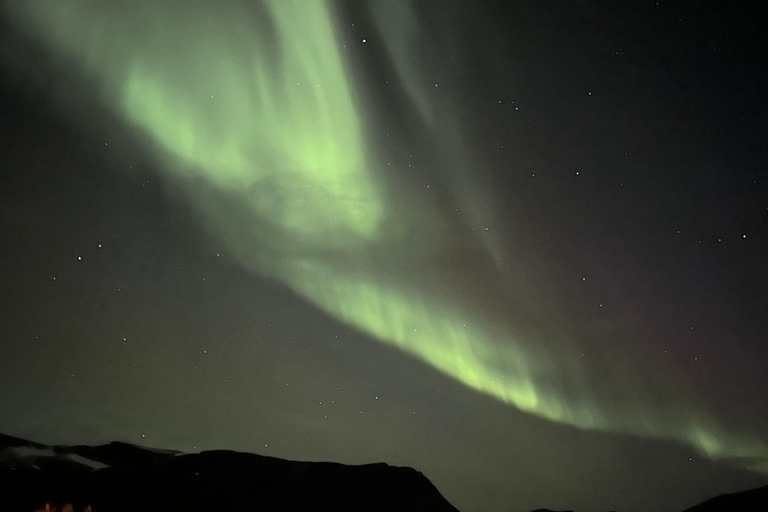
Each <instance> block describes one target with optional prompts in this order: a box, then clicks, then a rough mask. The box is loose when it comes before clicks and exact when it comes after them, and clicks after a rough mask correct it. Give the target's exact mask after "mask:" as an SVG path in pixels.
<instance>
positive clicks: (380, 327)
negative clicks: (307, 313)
mask: <svg viewBox="0 0 768 512" xmlns="http://www.w3.org/2000/svg"><path fill="white" fill-rule="evenodd" d="M8 6H9V9H10V10H11V12H12V14H13V15H14V17H15V18H16V19H17V20H18V21H19V22H20V23H21V24H22V25H23V26H25V28H27V29H28V31H29V32H30V33H31V34H33V35H34V36H36V37H37V38H39V39H40V40H42V41H45V42H46V43H48V44H49V45H51V46H52V47H54V48H56V49H57V50H58V51H60V52H61V53H62V56H63V57H64V58H66V59H68V60H70V61H71V62H74V63H80V65H81V66H82V68H83V70H84V72H85V73H87V74H88V75H89V76H90V77H92V78H93V80H94V82H95V83H97V84H99V85H100V86H101V87H102V88H103V98H101V100H102V101H104V102H105V103H106V104H108V105H109V106H110V107H111V108H112V109H113V110H114V112H115V113H116V114H118V115H119V116H121V117H122V118H124V119H125V120H126V121H127V122H129V123H131V124H133V125H134V126H136V127H138V128H140V129H141V131H142V132H143V133H144V134H146V135H147V136H148V137H149V138H150V139H151V140H152V141H153V142H154V144H155V146H156V147H155V148H154V149H155V150H156V151H155V153H156V154H157V157H158V160H159V161H161V162H162V163H163V164H164V165H165V166H166V167H167V173H168V177H169V178H170V179H172V180H174V181H175V182H177V183H178V184H179V185H180V186H181V187H182V188H183V189H185V190H186V191H187V194H188V196H189V199H190V201H191V203H192V204H193V205H194V206H195V207H196V208H197V209H198V211H199V212H201V215H202V217H203V219H204V220H205V222H206V223H207V224H208V227H209V228H210V229H211V230H212V232H214V233H216V234H217V235H218V236H220V237H221V239H222V240H224V241H225V243H226V244H227V246H228V248H229V249H230V250H231V251H232V252H233V254H235V255H236V256H237V257H238V258H239V260H240V261H241V262H242V264H243V265H244V266H245V267H246V268H249V269H251V270H253V271H255V272H260V273H263V274H269V275H270V276H272V277H275V278H277V279H280V280H282V281H283V282H284V283H285V284H286V285H287V286H289V287H290V288H292V289H293V290H294V291H295V292H296V293H298V294H299V295H301V296H303V297H305V298H306V299H308V300H310V301H312V302H313V303H314V304H316V305H317V306H318V307H319V308H321V309H322V310H324V311H326V312H327V313H328V314H330V315H332V316H333V317H335V318H337V319H339V320H341V321H343V322H345V323H347V324H349V325H353V326H355V327H357V328H359V329H360V330H362V331H365V332H366V333H368V334H370V335H372V336H373V337H375V338H377V339H379V340H381V341H383V342H386V343H389V344H391V345H393V346H396V347H398V348H399V349H401V350H403V351H404V352H407V353H409V354H411V355H413V356H415V357H418V358H419V359H421V360H423V361H425V362H426V363H428V364H430V365H432V366H433V367H435V368H437V369H439V370H440V371H442V372H444V373H445V374H447V375H449V376H451V377H453V378H454V379H456V380H458V381H460V382H462V383H463V384H465V385H467V386H469V387H471V388H473V389H475V390H478V391H481V392H483V393H487V394H489V395H491V396H494V397H496V398H497V399H499V400H501V401H503V402H505V403H508V404H511V405H514V406H515V407H518V408H519V409H521V410H523V411H526V412H529V413H532V414H535V415H537V416H540V417H543V418H547V419H549V420H552V421H556V422H560V423H564V424H568V425H573V426H576V427H580V428H586V429H600V430H605V431H617V432H627V433H633V434H637V435H642V436H649V437H657V438H663V439H673V440H676V441H679V442H683V443H686V444H688V445H690V446H692V447H694V448H695V449H697V450H698V451H699V452H700V453H702V454H704V455H706V456H708V457H712V458H717V457H741V456H743V457H746V456H752V455H765V454H766V448H765V445H764V444H763V443H762V442H761V441H758V440H755V439H752V438H749V437H746V436H737V435H731V434H728V433H727V432H726V431H725V429H723V428H721V427H720V426H718V424H717V423H715V422H711V421H704V420H700V419H697V418H699V416H698V415H697V414H696V413H695V411H692V410H689V409H687V408H685V407H681V408H680V409H679V410H678V411H676V414H679V415H683V416H686V415H687V418H683V419H680V418H677V419H671V418H667V417H660V415H659V413H657V412H656V411H652V410H648V409H644V408H643V407H642V406H641V405H640V404H638V405H637V407H636V409H632V408H631V407H630V408H625V409H622V411H623V413H622V415H618V414H616V412H615V410H614V409H612V408H611V407H610V405H609V404H608V403H607V402H608V400H604V401H602V402H601V400H600V399H599V397H598V396H597V395H596V394H594V393H593V390H592V389H591V388H590V386H589V385H588V383H587V382H586V379H582V381H579V379H576V384H577V386H578V389H576V390H565V389H560V388H559V387H558V386H557V385H556V384H554V383H553V382H552V381H553V380H554V379H552V371H551V368H552V367H553V366H554V365H555V363H553V362H552V361H550V360H548V358H547V355H546V354H542V353H540V352H538V351H537V348H536V347H535V346H533V345H534V343H533V342H532V341H531V340H527V339H524V338H521V335H520V334H516V333H515V332H514V331H513V328H512V326H499V325H497V324H496V323H495V322H492V321H491V320H489V319H488V318H486V317H484V316H483V315H482V314H480V313H477V312H475V313H473V312H470V311H469V310H467V309H466V308H462V307H461V306H460V305H459V304H457V303H454V302H453V301H451V300H449V299H448V298H446V297H441V296H440V295H439V294H437V293H436V292H435V291H434V289H432V288H429V287H428V286H425V285H423V284H420V283H419V282H418V280H413V279H409V278H407V277H402V276H398V270H401V269H402V267H404V266H406V265H407V263H398V262H397V261H396V260H397V256H393V257H392V258H389V259H392V260H395V261H394V262H392V261H387V258H386V257H383V256H381V253H383V252H386V251H388V250H391V248H392V247H394V248H396V249H397V250H395V251H394V254H395V255H396V254H398V252H397V251H398V250H399V251H402V250H407V249H408V248H409V247H408V245H407V244H409V243H412V240H409V239H407V237H404V236H402V235H398V234H396V233H402V232H404V231H407V228H408V226H409V225H410V223H413V222H416V220H415V219H418V218H419V215H420V213H419V211H418V208H417V207H416V206H413V207H412V208H413V211H403V210H399V209H398V208H396V207H395V205H394V203H393V201H392V200H391V199H390V198H389V197H388V195H387V188H386V183H385V182H386V180H385V176H383V175H382V173H381V172H380V171H378V170H377V169H378V168H379V162H376V161H372V160H373V158H374V157H373V156H372V155H371V154H369V153H368V152H366V150H365V148H366V137H365V136H364V132H363V130H362V125H363V123H364V122H366V120H365V119H362V118H361V115H362V113H361V108H360V106H359V105H358V104H357V99H356V98H355V97H354V95H353V93H352V91H353V90H354V87H355V83H354V80H353V78H352V76H351V75H350V73H349V70H348V69H346V68H345V65H344V61H343V58H342V53H341V43H340V42H339V41H338V40H337V38H336V34H335V25H334V20H333V13H332V12H331V11H330V10H329V9H328V7H327V6H326V4H325V3H324V2H320V1H316V0H301V1H293V2H289V1H284V0H272V1H266V2H263V4H256V3H231V4H230V3H225V2H205V1H202V0H188V1H186V2H175V1H171V0H169V1H167V2H150V1H148V0H144V1H136V2H132V3H131V6H130V8H128V7H125V6H123V7H122V9H123V11H122V12H119V13H118V14H117V15H113V16H106V15H105V12H104V11H103V10H101V9H99V8H98V7H97V4H95V3H94V2H93V1H90V0H71V1H68V2H51V1H48V0H25V1H17V2H9V3H8ZM255 6H260V7H258V8H256V7H255ZM397 6H399V8H398V10H397V13H398V14H397V15H393V14H392V13H391V12H389V11H387V10H386V9H384V10H382V9H374V10H373V12H374V15H378V16H380V17H381V18H382V19H381V26H382V27H390V28H391V27H392V26H393V23H394V24H397V23H400V22H402V26H397V27H396V29H394V30H391V31H390V35H391V36H392V37H394V38H400V39H399V40H398V41H396V43H395V44H394V45H393V47H392V49H391V50H390V51H391V52H392V53H391V57H392V59H393V60H394V61H395V68H396V69H397V70H398V72H399V73H401V75H403V78H404V79H407V81H408V82H409V83H413V84H414V86H413V87H412V88H411V93H410V94H411V95H412V97H411V99H412V101H413V104H414V105H415V106H416V108H417V110H418V111H419V112H420V114H421V115H422V116H423V117H424V118H425V121H426V122H425V124H427V125H429V126H432V125H433V124H434V123H435V119H434V112H435V109H434V108H432V106H431V105H430V104H429V99H428V96H427V95H426V88H425V87H419V86H418V85H417V84H419V83H420V82H421V83H423V80H421V81H420V78H419V77H418V76H413V75H417V71H418V66H417V65H416V64H415V62H414V61H410V60H406V59H409V58H410V57H408V54H409V52H410V48H409V47H408V44H407V38H408V37H409V34H410V33H411V32H412V31H414V30H418V25H417V22H416V20H415V19H413V18H412V17H411V16H412V15H411V12H410V9H408V8H407V7H406V6H407V4H406V3H398V4H397ZM119 9H120V8H119V7H115V10H116V11H119ZM376 13H378V14H376ZM383 18H386V19H383ZM404 48H408V51H405V50H404ZM195 180H202V181H203V182H204V183H205V184H206V186H207V187H209V188H210V189H212V190H214V191H215V193H216V194H217V197H225V198H227V201H226V202H225V203H226V204H224V205H222V204H219V203H216V202H215V201H211V195H210V194H206V193H202V192H201V191H200V190H199V189H198V188H195V186H194V185H191V184H190V183H196V182H195ZM230 207H231V208H232V209H231V210H229V209H228V208H230ZM387 233H389V234H388V235H387ZM489 334H491V335H492V336H489ZM568 357H569V354H564V355H561V354H558V355H557V356H556V355H554V354H552V355H551V358H552V359H553V360H554V359H557V364H563V361H567V358H568ZM570 364H572V365H573V364H574V363H570ZM578 371H579V369H578V368H577V367H576V368H575V370H574V373H575V374H577V375H578ZM569 392H570V393H569ZM573 396H578V399H573V398H569V397H573ZM633 398H634V397H633V396H631V395H630V396H626V397H625V401H629V402H631V401H632V399H633ZM630 409H631V412H627V411H628V410H630Z"/></svg>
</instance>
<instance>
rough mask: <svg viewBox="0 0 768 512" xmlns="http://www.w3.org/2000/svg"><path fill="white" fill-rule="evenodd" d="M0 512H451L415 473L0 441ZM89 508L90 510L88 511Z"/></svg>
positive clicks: (218, 454) (223, 454)
mask: <svg viewBox="0 0 768 512" xmlns="http://www.w3.org/2000/svg"><path fill="white" fill-rule="evenodd" d="M0 489H2V490H1V491H0V510H2V511H3V512H16V511H18V512H33V511H34V510H41V509H42V510H45V506H46V504H49V507H48V509H49V510H54V509H56V510H64V507H65V506H67V504H71V505H70V506H69V507H68V508H67V509H66V510H73V511H75V512H77V511H82V510H92V511H93V512H128V511H131V512H137V511H142V512H143V511H163V512H168V511H184V512H195V511H213V510H229V511H232V512H235V511H256V510H264V511H309V510H334V511H341V512H343V511H356V512H357V511H361V510H366V511H382V512H383V511H413V512H417V511H419V512H429V511H435V512H457V510H456V509H455V508H454V507H453V506H452V505H451V504H450V503H448V501H446V500H445V498H443V497H442V496H441V495H440V493H439V492H438V490H437V488H435V486H434V485H432V483H431V482H430V481H429V480H428V479H427V478H426V477H425V476H424V475H423V474H421V473H420V472H418V471H416V470H414V469H411V468H404V467H394V466H389V465H387V464H383V463H381V464H367V465H363V466H346V465H343V464H335V463H328V462H294V461H288V460H282V459H277V458H273V457H263V456H260V455H254V454H248V453H237V452H232V451H223V450H222V451H208V452H202V453H199V454H183V453H179V452H173V451H161V450H149V449H145V448H140V447H137V446H133V445H130V444H126V443H110V444H108V445H104V446H93V447H90V446H72V447H66V446H46V445H41V444H38V443H32V442H28V441H25V440H22V439H17V438H13V437H9V436H3V435H0ZM88 507H90V509H89V508H88Z"/></svg>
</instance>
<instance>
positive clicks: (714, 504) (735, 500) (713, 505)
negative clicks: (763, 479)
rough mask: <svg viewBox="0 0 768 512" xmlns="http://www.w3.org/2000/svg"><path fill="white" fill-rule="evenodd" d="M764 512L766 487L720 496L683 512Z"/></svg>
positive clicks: (766, 497)
mask: <svg viewBox="0 0 768 512" xmlns="http://www.w3.org/2000/svg"><path fill="white" fill-rule="evenodd" d="M725 511H728V512H766V511H768V485H766V486H763V487H758V488H757V489H750V490H749V491H744V492H735V493H732V494H722V495H720V496H717V497H715V498H712V499H710V500H707V501H705V502H703V503H699V504H698V505H696V506H693V507H691V508H687V509H685V510H684V511H683V512H725Z"/></svg>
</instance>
